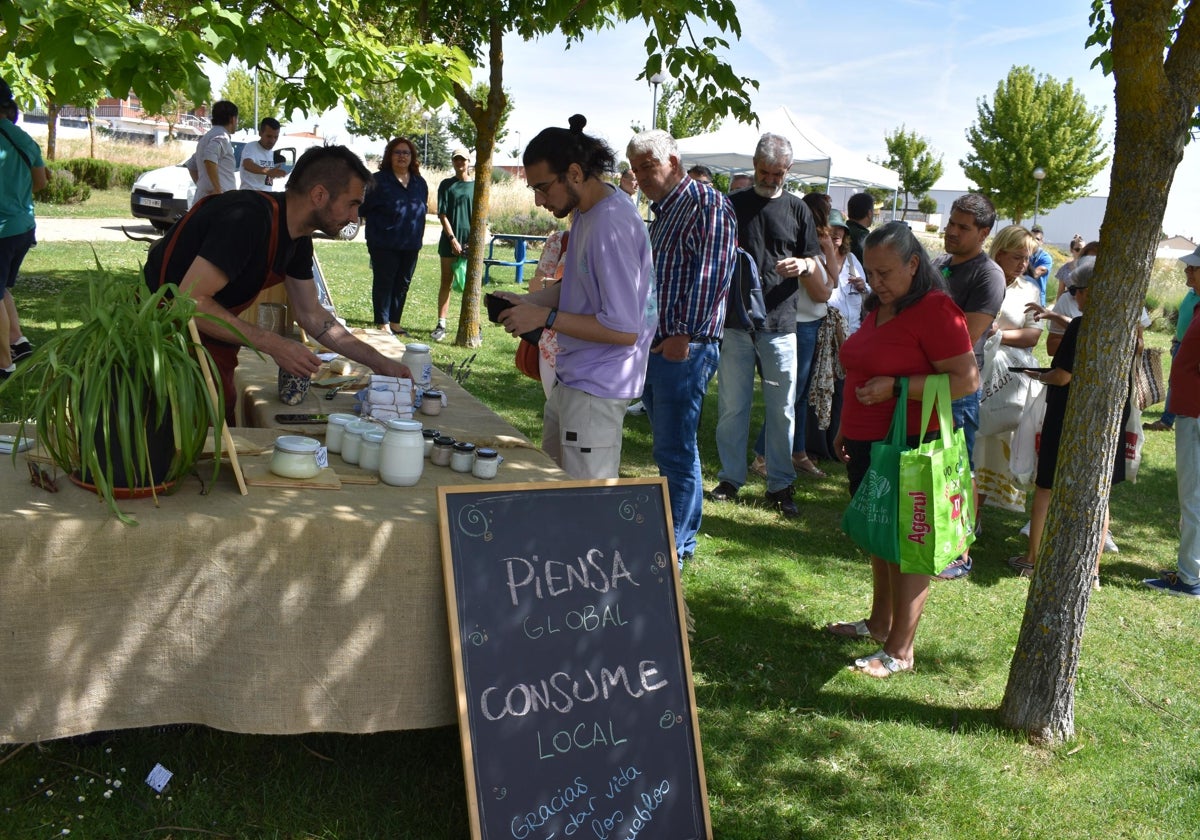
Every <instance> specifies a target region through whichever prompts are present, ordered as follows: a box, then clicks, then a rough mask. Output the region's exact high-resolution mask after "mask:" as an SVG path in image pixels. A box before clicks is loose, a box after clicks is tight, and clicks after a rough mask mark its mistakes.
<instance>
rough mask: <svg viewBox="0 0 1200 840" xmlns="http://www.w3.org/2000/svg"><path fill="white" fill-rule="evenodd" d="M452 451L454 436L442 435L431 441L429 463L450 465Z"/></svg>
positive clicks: (440, 465)
mask: <svg viewBox="0 0 1200 840" xmlns="http://www.w3.org/2000/svg"><path fill="white" fill-rule="evenodd" d="M453 452H454V438H452V437H450V436H449V435H442V436H441V437H439V438H435V439H434V441H433V451H432V452H430V453H429V463H431V464H436V465H437V466H439V467H448V466H450V456H451V454H453Z"/></svg>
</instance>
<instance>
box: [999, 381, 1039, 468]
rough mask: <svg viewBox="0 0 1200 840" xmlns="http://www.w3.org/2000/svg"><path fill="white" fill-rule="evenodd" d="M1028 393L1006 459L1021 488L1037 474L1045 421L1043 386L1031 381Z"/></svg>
mask: <svg viewBox="0 0 1200 840" xmlns="http://www.w3.org/2000/svg"><path fill="white" fill-rule="evenodd" d="M1021 375H1022V376H1025V374H1021ZM1026 378H1028V377H1026ZM1030 393H1031V394H1033V397H1032V399H1030V401H1029V407H1028V409H1027V410H1026V411H1025V412H1024V413H1023V414H1022V415H1021V419H1020V421H1019V422H1018V423H1017V431H1016V433H1015V434H1014V435H1013V441H1012V454H1011V456H1010V457H1009V459H1008V468H1009V470H1010V471H1011V472H1012V474H1013V477H1014V478H1015V479H1016V481H1017V484H1019V485H1020V486H1022V487H1028V486H1029V485H1030V484H1032V483H1033V476H1034V474H1035V473H1036V472H1037V454H1038V453H1037V451H1038V443H1039V442H1040V439H1041V435H1042V422H1043V421H1044V420H1045V419H1046V388H1045V386H1044V385H1041V384H1040V383H1037V382H1032V381H1031V382H1030Z"/></svg>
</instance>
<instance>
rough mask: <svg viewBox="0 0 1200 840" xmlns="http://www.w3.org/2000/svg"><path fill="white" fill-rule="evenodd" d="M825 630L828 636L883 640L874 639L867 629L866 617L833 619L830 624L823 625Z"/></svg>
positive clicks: (880, 640)
mask: <svg viewBox="0 0 1200 840" xmlns="http://www.w3.org/2000/svg"><path fill="white" fill-rule="evenodd" d="M837 628H841V629H837ZM825 632H826V633H828V634H829V635H830V636H837V637H838V638H839V639H875V641H877V642H882V641H883V639H876V638H875V635H874V634H873V633H872V632H871V631H870V629H868V627H867V622H866V619H863V620H862V621H835V622H833V623H832V624H826V625H825Z"/></svg>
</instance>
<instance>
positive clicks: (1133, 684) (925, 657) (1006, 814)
mask: <svg viewBox="0 0 1200 840" xmlns="http://www.w3.org/2000/svg"><path fill="white" fill-rule="evenodd" d="M144 247H145V246H144V245H140V244H138V243H132V242H131V243H116V244H114V245H112V246H111V248H110V247H107V246H106V247H105V248H104V249H103V250H100V258H101V260H102V261H103V262H104V263H105V264H106V265H108V266H110V267H116V268H121V269H130V270H131V269H132V268H133V267H134V266H136V265H137V263H138V261H139V260H140V258H141V257H142V255H143V253H144V252H143V251H142V250H141V249H143V248H144ZM98 250H99V249H98ZM427 250H428V251H429V253H426V254H424V255H423V256H422V258H421V261H420V264H419V266H418V275H417V279H416V280H415V281H414V284H413V289H412V293H411V295H410V298H409V304H408V308H407V310H406V312H405V317H404V319H403V321H404V325H405V326H406V327H408V328H409V329H410V330H412V331H413V332H414V336H415V337H417V338H420V337H423V336H425V335H427V334H428V330H429V329H430V328H431V327H432V326H433V324H434V307H435V297H436V288H437V261H436V257H435V256H434V255H433V254H432V250H431V249H427ZM317 251H318V254H319V256H320V259H321V262H322V265H323V266H324V269H325V271H326V274H327V275H328V276H329V278H330V279H331V284H332V287H333V290H334V295H335V300H336V302H337V305H338V307H339V310H340V311H342V313H343V314H344V315H345V316H346V317H347V318H348V319H349V320H350V322H351V324H352V325H360V326H365V325H367V324H368V323H369V322H370V320H371V312H370V304H369V295H370V274H369V270H368V267H367V261H366V251H365V247H364V246H363V244H362V243H361V242H351V243H338V242H318V244H317ZM92 259H93V258H92V255H91V251H90V249H89V248H87V247H86V246H83V247H79V246H74V245H67V244H62V245H58V244H53V243H43V244H42V245H39V246H38V248H37V249H36V250H35V251H34V252H33V253H31V255H30V257H29V259H28V260H27V262H26V266H25V270H24V272H23V274H22V279H21V280H20V282H19V283H18V286H17V289H16V298H17V301H18V305H19V307H20V308H21V311H22V314H23V317H24V318H25V321H26V325H27V332H28V333H29V334H30V335H31V337H32V339H33V341H34V342H35V343H36V342H37V341H38V340H39V338H41V337H44V336H45V335H46V334H48V332H49V331H51V330H52V329H54V320H55V311H56V307H55V305H54V304H53V301H52V298H53V297H54V296H55V295H57V294H59V293H66V294H67V296H68V300H69V297H70V296H71V295H77V294H79V284H80V283H81V282H82V280H83V278H84V277H85V276H86V275H85V271H86V269H87V268H88V267H89V266H90V264H91V261H92ZM498 273H499V274H501V276H502V277H510V276H511V275H510V274H509V273H507V272H503V271H502V272H498ZM509 288H511V286H509ZM61 311H62V312H64V313H66V314H67V315H69V312H70V307H69V302H68V305H67V306H66V307H65V308H64V309H62V310H61ZM457 311H458V297H457V296H455V298H454V301H453V303H452V306H451V327H452V328H453V322H454V318H455V316H456V314H457ZM451 333H452V334H453V329H451ZM1149 340H1150V342H1151V343H1152V344H1155V345H1157V346H1165V344H1166V340H1167V337H1166V336H1165V335H1162V334H1157V333H1156V334H1152V335H1151V336H1150V339H1149ZM514 348H515V341H514V339H512V338H511V337H510V336H508V335H507V334H505V333H504V332H503V331H502V330H501V329H499V328H498V327H495V326H492V325H487V326H485V327H484V344H483V348H482V349H481V350H480V351H479V355H478V358H477V359H476V360H475V362H474V365H473V368H474V370H475V373H474V374H473V375H472V377H471V380H470V382H469V383H468V384H469V386H470V389H471V390H472V392H473V393H475V394H476V395H477V396H479V397H480V398H481V399H482V400H484V401H485V402H486V403H488V404H489V405H490V406H492V407H493V408H494V409H495V410H496V411H497V412H499V413H500V414H501V415H503V416H504V417H506V418H507V419H509V420H510V421H511V422H512V423H513V424H514V425H515V426H517V428H519V429H520V430H521V431H523V432H524V433H526V434H527V435H529V436H530V437H532V438H533V439H535V440H537V439H539V438H540V433H539V422H540V407H541V402H542V397H541V388H540V386H539V385H538V384H537V383H535V382H533V381H531V380H528V379H525V378H524V377H522V376H521V375H520V374H519V373H517V372H516V370H515V369H514V367H513V364H512V355H513V351H514ZM473 352H475V351H473V350H466V349H465V348H456V347H452V346H448V345H446V344H439V345H435V346H434V347H433V354H434V361H435V363H436V364H438V365H445V364H446V363H448V362H450V361H461V360H463V359H465V358H466V357H467V356H469V355H471V353H473ZM1159 408H1161V407H1159ZM0 411H5V412H11V411H12V407H11V406H0ZM1157 413H1158V412H1157V410H1155V411H1153V412H1152V413H1150V414H1149V416H1148V419H1153V418H1154V417H1157ZM7 416H11V415H7ZM760 417H761V406H756V409H755V417H754V421H753V422H754V423H755V425H756V426H757V423H758V419H759V418H760ZM715 422H716V394H715V387H714V388H713V389H712V393H710V394H709V397H708V401H707V405H706V407H705V411H704V417H703V423H702V427H701V429H700V440H701V442H702V447H703V450H702V457H703V462H704V467H705V473H706V475H705V479H706V485H707V486H712V485H713V484H715V483H716V478H715V473H716V469H717V457H716V451H715V444H714V426H715ZM624 463H625V468H624V473H625V474H627V475H653V474H656V472H657V471H656V469H655V468H654V465H653V463H652V460H651V455H650V436H649V430H648V423H647V421H646V419H645V418H644V417H631V418H629V419H628V421H627V424H626V435H625V451H624ZM823 466H824V467H826V469H828V470H829V473H830V475H829V477H828V478H824V479H819V480H811V479H806V478H801V479H799V482H798V494H797V504H798V505H799V507H800V509H801V514H802V515H801V517H800V518H799V519H797V520H794V521H784V520H782V519H780V518H779V516H778V515H777V514H774V513H772V512H771V511H769V510H768V509H767V508H766V507H765V505H764V504H763V503H762V496H763V491H764V489H765V488H764V486H763V484H762V482H761V481H757V480H752V481H751V483H750V484H749V485H748V486H747V488H746V489H747V491H748V492H744V493H743V495H744V496H745V497H746V500H745V501H744V502H742V503H738V504H724V505H714V504H711V503H706V509H705V520H704V527H703V532H702V535H701V538H700V545H699V550H698V552H697V555H696V559H695V561H694V562H693V563H692V564H690V565H689V567H688V568H687V569H686V570H685V572H684V577H683V585H684V589H685V591H686V593H687V598H688V603H689V604H690V606H691V608H692V610H693V612H694V614H695V616H696V620H697V624H698V632H697V636H696V641H695V643H694V644H693V646H692V656H693V669H694V675H695V682H696V699H697V703H698V706H699V716H700V729H701V738H702V742H703V748H704V759H705V769H706V771H707V777H708V791H709V799H710V803H711V807H712V816H713V829H714V835H715V837H717V838H721V840H733V839H734V838H737V839H738V840H760V839H762V840H765V838H772V839H774V838H789V839H790V838H819V839H820V840H835V838H839V839H840V838H909V837H912V838H916V837H921V838H974V837H993V836H994V837H1004V838H1030V840H1032V839H1033V838H1046V837H1051V838H1081V840H1082V838H1094V837H1099V836H1105V837H1113V838H1118V837H1119V838H1173V837H1185V836H1195V835H1196V814H1197V809H1198V808H1200V737H1198V736H1197V735H1196V729H1197V726H1200V692H1197V690H1196V677H1195V663H1196V662H1197V661H1198V659H1200V642H1198V641H1197V628H1200V612H1198V610H1200V604H1197V603H1195V602H1194V601H1191V600H1188V599H1177V598H1168V597H1165V596H1162V595H1160V594H1157V593H1153V592H1150V591H1149V590H1147V589H1145V588H1144V587H1142V586H1141V585H1140V583H1139V581H1140V580H1141V579H1142V578H1143V577H1147V576H1150V575H1152V574H1153V572H1154V570H1155V569H1157V568H1159V567H1161V566H1170V565H1173V563H1174V554H1175V549H1176V539H1177V536H1176V521H1177V518H1178V505H1177V502H1176V498H1175V472H1174V454H1173V440H1172V437H1171V435H1170V434H1152V435H1151V437H1150V438H1149V440H1148V442H1147V445H1146V450H1145V456H1144V461H1143V464H1142V474H1141V479H1140V481H1139V482H1138V483H1137V484H1136V485H1134V484H1123V485H1120V486H1118V487H1116V488H1115V489H1114V492H1113V499H1112V516H1113V533H1114V535H1115V537H1116V540H1117V542H1118V544H1119V545H1120V547H1121V552H1120V554H1116V555H1111V554H1110V555H1106V556H1105V558H1104V561H1103V565H1102V571H1101V579H1102V581H1103V585H1104V588H1103V589H1102V590H1101V591H1099V592H1097V593H1094V595H1093V597H1092V600H1091V606H1090V610H1089V613H1088V627H1087V633H1086V635H1085V638H1084V645H1083V654H1082V659H1081V662H1080V667H1079V672H1078V681H1077V695H1076V705H1075V718H1076V727H1077V732H1078V735H1077V738H1076V739H1075V740H1074V742H1072V743H1069V744H1065V745H1062V746H1059V747H1055V748H1051V749H1045V748H1038V747H1034V746H1031V745H1029V744H1028V743H1026V742H1025V740H1024V739H1023V738H1022V737H1021V736H1019V735H1017V734H1014V733H1011V732H1008V731H1005V730H1003V729H1000V728H998V727H997V725H996V719H995V714H994V710H995V708H996V707H997V706H998V704H999V702H1000V699H1001V697H1002V695H1003V692H1004V686H1005V682H1006V679H1007V673H1008V667H1009V662H1010V659H1011V656H1012V652H1013V645H1014V644H1015V640H1016V637H1017V632H1018V628H1019V625H1020V621H1021V615H1022V610H1023V608H1024V601H1025V593H1026V592H1027V588H1028V581H1026V580H1022V579H1018V578H1015V577H1013V576H1012V574H1011V573H1010V572H1009V570H1008V567H1007V566H1006V565H1005V564H1004V558H1005V557H1007V556H1009V555H1011V554H1016V553H1018V552H1019V551H1021V550H1022V549H1023V548H1024V540H1023V538H1021V537H1020V536H1018V534H1017V530H1018V529H1019V528H1020V526H1021V525H1022V524H1023V522H1024V519H1023V518H1022V517H1021V516H1018V515H1016V514H1012V513H1007V512H1004V511H999V510H996V509H994V508H988V509H987V510H986V511H985V516H984V531H983V535H982V536H981V538H980V540H979V542H978V543H977V544H976V547H975V549H974V550H973V552H972V554H973V555H974V556H975V558H976V563H975V571H974V572H973V573H972V574H971V576H970V577H969V578H968V579H966V580H963V581H959V582H953V583H939V584H936V585H935V586H934V588H933V591H932V593H931V595H930V597H929V601H928V604H927V606H926V610H925V617H924V621H923V622H922V624H921V628H920V631H919V633H918V636H917V667H916V670H915V672H913V673H910V674H901V675H898V676H897V677H895V678H893V679H891V680H888V681H878V682H877V681H873V680H870V679H868V678H865V677H862V676H860V675H856V674H853V673H850V672H848V671H847V670H846V665H847V664H848V663H849V662H850V661H851V660H852V659H853V658H854V657H855V656H860V655H864V654H866V653H869V652H870V651H871V650H873V649H874V647H875V646H874V645H871V644H864V643H852V642H845V641H840V640H837V639H834V638H832V637H830V636H828V635H826V634H825V633H823V632H822V630H821V628H822V627H823V625H824V624H826V623H827V622H830V621H834V620H845V619H857V618H861V617H863V616H864V615H865V614H866V612H867V607H868V603H867V602H868V598H869V593H870V580H869V570H868V567H867V563H866V559H865V557H864V556H863V555H862V554H861V553H860V552H859V551H857V550H856V549H855V548H854V547H853V546H852V545H851V544H850V543H849V541H848V540H847V539H846V538H845V537H844V536H843V535H842V534H841V532H840V530H839V522H840V519H841V515H842V511H843V510H844V508H845V505H846V502H847V492H846V480H845V476H844V472H843V471H842V470H840V469H838V468H836V467H834V466H833V465H830V464H828V463H826V464H823ZM0 626H2V625H0ZM0 713H2V712H0ZM156 762H161V763H162V764H163V765H164V766H166V767H167V768H169V769H171V770H173V771H174V772H175V774H176V775H175V779H174V781H173V782H172V784H171V786H170V788H168V790H167V792H166V793H165V794H163V795H162V796H161V797H160V796H157V795H156V794H154V792H153V791H152V790H150V789H149V788H148V787H146V786H145V785H144V784H143V783H142V779H143V778H144V777H145V775H146V773H147V772H148V771H149V769H150V768H151V767H152V766H153V765H154V764H155V763H156ZM118 781H119V782H121V785H120V786H119V787H118V786H117V784H116V783H117V782H118ZM106 794H107V795H106ZM466 826H467V811H466V793H465V787H464V784H463V780H462V766H461V759H460V756H459V747H458V734H457V730H455V729H452V728H451V729H439V730H432V731H425V732H401V733H386V734H380V735H370V736H350V735H337V734H313V735H303V736H292V737H259V736H244V735H232V734H228V733H222V732H217V731H213V730H208V729H203V728H197V729H182V730H168V731H163V732H151V731H135V732H123V733H116V734H110V735H104V736H101V737H98V738H95V739H90V740H89V739H81V740H78V741H60V742H51V743H47V744H41V745H29V746H26V747H24V748H16V747H0V837H5V838H8V837H14V838H16V837H51V836H59V834H60V832H61V830H62V829H64V828H69V829H70V832H71V835H70V836H71V837H72V838H77V837H86V838H118V837H133V836H147V837H168V836H169V837H180V838H181V837H205V836H218V837H242V838H263V837H271V838H297V840H298V839H299V838H421V840H426V839H427V838H462V837H466V836H467V834H468V832H467V827H466Z"/></svg>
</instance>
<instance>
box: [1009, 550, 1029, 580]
mask: <svg viewBox="0 0 1200 840" xmlns="http://www.w3.org/2000/svg"><path fill="white" fill-rule="evenodd" d="M1005 562H1006V563H1008V567H1009V568H1010V569H1012V570H1013V571H1014V572H1016V573H1017V574H1019V575H1020V576H1021V577H1033V564H1032V563H1030V562H1028V561H1027V560H1026V559H1025V557H1024V555H1021V554H1016V555H1014V556H1012V557H1009V558H1008V560H1006V561H1005Z"/></svg>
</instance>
